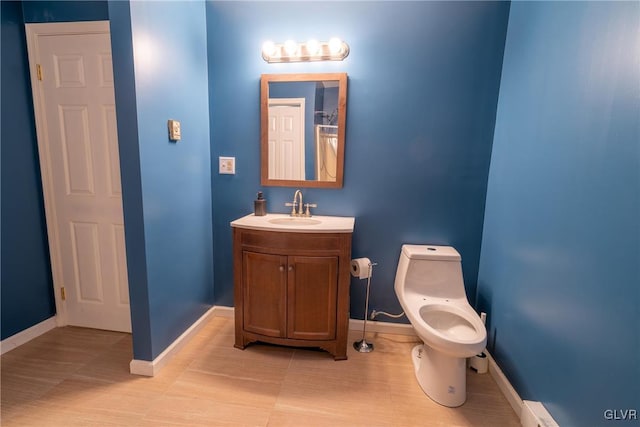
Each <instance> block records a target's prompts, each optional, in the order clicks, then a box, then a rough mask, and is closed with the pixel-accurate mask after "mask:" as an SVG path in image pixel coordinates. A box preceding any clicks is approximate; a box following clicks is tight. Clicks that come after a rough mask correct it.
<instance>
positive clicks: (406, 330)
mask: <svg viewBox="0 0 640 427" xmlns="http://www.w3.org/2000/svg"><path fill="white" fill-rule="evenodd" d="M363 326H364V320H360V319H349V330H351V331H362V328H363ZM367 331H368V332H379V333H381V334H396V335H410V336H417V335H416V332H415V331H414V330H413V326H411V325H408V324H404V323H391V322H379V321H377V320H367Z"/></svg>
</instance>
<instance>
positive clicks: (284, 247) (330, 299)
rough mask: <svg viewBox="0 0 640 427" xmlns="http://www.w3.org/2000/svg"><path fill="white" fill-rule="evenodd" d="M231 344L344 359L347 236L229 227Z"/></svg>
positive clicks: (347, 274) (347, 306) (348, 246)
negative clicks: (311, 350)
mask: <svg viewBox="0 0 640 427" xmlns="http://www.w3.org/2000/svg"><path fill="white" fill-rule="evenodd" d="M233 251H234V265H233V268H234V299H235V335H236V339H235V346H236V347H238V348H241V349H243V348H245V346H247V345H248V344H250V343H252V342H255V341H262V342H267V343H272V344H279V345H290V346H300V347H319V348H322V349H324V350H326V351H328V352H329V353H331V354H332V355H333V356H334V358H335V359H336V360H340V359H346V358H347V333H348V329H349V269H350V265H349V263H350V259H351V233H300V232H274V231H262V230H253V229H243V228H238V227H234V228H233Z"/></svg>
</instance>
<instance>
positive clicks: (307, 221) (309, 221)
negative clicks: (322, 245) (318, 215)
mask: <svg viewBox="0 0 640 427" xmlns="http://www.w3.org/2000/svg"><path fill="white" fill-rule="evenodd" d="M267 221H269V222H270V223H271V224H277V225H278V224H279V225H295V226H299V225H316V224H321V223H322V221H320V220H319V219H314V218H297V217H294V216H290V217H287V218H271V219H268V220H267Z"/></svg>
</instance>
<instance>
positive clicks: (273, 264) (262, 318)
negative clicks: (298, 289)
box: [242, 251, 287, 337]
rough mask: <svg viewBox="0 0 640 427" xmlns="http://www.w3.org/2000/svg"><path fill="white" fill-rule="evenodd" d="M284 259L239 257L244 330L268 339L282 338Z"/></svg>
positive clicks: (284, 325) (259, 255)
mask: <svg viewBox="0 0 640 427" xmlns="http://www.w3.org/2000/svg"><path fill="white" fill-rule="evenodd" d="M286 266H287V257H286V256H280V255H270V254H262V253H257V252H249V251H244V252H243V253H242V268H243V270H244V271H243V276H242V277H243V281H244V283H243V292H244V304H243V315H244V325H243V326H244V329H245V330H246V331H249V332H254V333H256V334H260V335H266V336H270V337H286V331H287V318H286V314H287V311H286V300H287V271H286Z"/></svg>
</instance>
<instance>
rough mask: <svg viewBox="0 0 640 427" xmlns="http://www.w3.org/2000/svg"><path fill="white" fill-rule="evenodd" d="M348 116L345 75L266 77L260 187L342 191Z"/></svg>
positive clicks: (262, 96) (263, 79)
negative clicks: (333, 189) (334, 189)
mask: <svg viewBox="0 0 640 427" xmlns="http://www.w3.org/2000/svg"><path fill="white" fill-rule="evenodd" d="M346 116H347V74H346V73H313V74H263V75H262V76H261V78H260V167H261V172H260V181H261V184H262V185H264V186H276V187H318V188H342V185H343V177H344V144H345V138H344V136H345V126H346Z"/></svg>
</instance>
